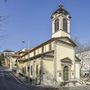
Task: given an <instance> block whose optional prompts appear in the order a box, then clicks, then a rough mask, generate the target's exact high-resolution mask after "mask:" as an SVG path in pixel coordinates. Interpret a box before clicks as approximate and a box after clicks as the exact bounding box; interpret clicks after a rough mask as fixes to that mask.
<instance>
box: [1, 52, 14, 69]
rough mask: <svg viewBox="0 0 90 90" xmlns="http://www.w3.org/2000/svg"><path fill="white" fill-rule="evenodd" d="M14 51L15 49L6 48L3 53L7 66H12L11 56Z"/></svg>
mask: <svg viewBox="0 0 90 90" xmlns="http://www.w3.org/2000/svg"><path fill="white" fill-rule="evenodd" d="M13 53H14V51H11V50H4V51H3V52H2V54H3V55H4V61H5V66H6V67H8V68H10V57H11V55H12V54H13Z"/></svg>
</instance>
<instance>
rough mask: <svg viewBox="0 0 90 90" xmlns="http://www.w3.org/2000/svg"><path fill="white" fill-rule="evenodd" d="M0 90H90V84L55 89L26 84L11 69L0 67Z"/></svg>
mask: <svg viewBox="0 0 90 90" xmlns="http://www.w3.org/2000/svg"><path fill="white" fill-rule="evenodd" d="M0 90H90V86H89V85H88V86H83V87H73V88H59V89H55V88H51V87H37V86H31V85H26V84H25V83H23V82H22V81H20V79H19V78H17V77H16V76H15V75H14V74H13V73H12V72H11V71H9V70H8V69H6V68H4V67H0Z"/></svg>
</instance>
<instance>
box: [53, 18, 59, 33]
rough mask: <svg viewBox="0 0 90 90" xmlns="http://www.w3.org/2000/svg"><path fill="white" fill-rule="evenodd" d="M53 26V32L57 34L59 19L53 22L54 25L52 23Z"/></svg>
mask: <svg viewBox="0 0 90 90" xmlns="http://www.w3.org/2000/svg"><path fill="white" fill-rule="evenodd" d="M54 24H55V25H54V27H55V32H57V31H58V30H59V19H58V18H57V19H56V20H55V23H54Z"/></svg>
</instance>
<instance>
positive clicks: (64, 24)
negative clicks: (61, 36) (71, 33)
mask: <svg viewBox="0 0 90 90" xmlns="http://www.w3.org/2000/svg"><path fill="white" fill-rule="evenodd" d="M63 30H64V31H65V32H67V20H66V19H65V18H64V19H63Z"/></svg>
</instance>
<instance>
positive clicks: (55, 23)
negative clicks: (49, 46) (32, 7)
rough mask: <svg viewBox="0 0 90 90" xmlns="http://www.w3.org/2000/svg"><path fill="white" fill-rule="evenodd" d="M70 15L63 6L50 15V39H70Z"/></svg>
mask: <svg viewBox="0 0 90 90" xmlns="http://www.w3.org/2000/svg"><path fill="white" fill-rule="evenodd" d="M70 18H71V16H70V13H69V12H68V11H67V10H65V9H64V6H63V5H60V6H59V8H58V9H57V10H56V11H54V12H53V13H52V16H51V19H52V38H54V37H69V38H70Z"/></svg>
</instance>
